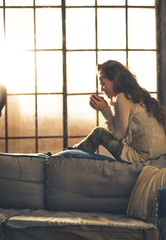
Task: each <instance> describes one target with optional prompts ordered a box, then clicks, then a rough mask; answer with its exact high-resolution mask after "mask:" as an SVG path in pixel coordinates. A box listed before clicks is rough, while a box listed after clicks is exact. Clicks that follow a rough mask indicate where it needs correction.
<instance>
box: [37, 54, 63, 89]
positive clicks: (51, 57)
mask: <svg viewBox="0 0 166 240" xmlns="http://www.w3.org/2000/svg"><path fill="white" fill-rule="evenodd" d="M37 91H38V92H62V52H61V51H60V52H59V51H58V52H55V51H41V52H37Z"/></svg>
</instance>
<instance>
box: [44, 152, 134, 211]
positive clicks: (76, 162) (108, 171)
mask: <svg viewBox="0 0 166 240" xmlns="http://www.w3.org/2000/svg"><path fill="white" fill-rule="evenodd" d="M112 164H115V165H112ZM125 166H128V164H126V163H124V164H122V163H118V162H116V161H115V160H114V159H112V158H109V157H106V156H102V155H98V154H93V153H90V154H89V153H86V152H83V151H81V150H67V151H64V152H62V153H58V154H55V155H53V156H52V157H51V158H50V159H49V160H48V161H47V164H46V207H47V209H49V210H57V211H102V212H116V213H124V212H126V208H127V204H128V200H129V195H130V187H131V186H130V184H126V188H127V191H125V192H127V193H126V194H124V192H123V190H124V187H123V184H124V179H122V181H121V179H120V178H121V177H120V176H119V172H120V173H121V172H122V171H124V168H125ZM117 182H118V183H119V186H118V187H117ZM121 183H122V184H121ZM134 183H135V182H134Z"/></svg>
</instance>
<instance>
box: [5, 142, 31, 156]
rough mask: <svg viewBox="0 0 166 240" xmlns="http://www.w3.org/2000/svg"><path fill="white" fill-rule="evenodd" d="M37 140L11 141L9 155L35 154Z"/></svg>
mask: <svg viewBox="0 0 166 240" xmlns="http://www.w3.org/2000/svg"><path fill="white" fill-rule="evenodd" d="M35 143H36V142H35V139H9V140H8V152H9V153H35V152H36V150H35V146H36V144H35Z"/></svg>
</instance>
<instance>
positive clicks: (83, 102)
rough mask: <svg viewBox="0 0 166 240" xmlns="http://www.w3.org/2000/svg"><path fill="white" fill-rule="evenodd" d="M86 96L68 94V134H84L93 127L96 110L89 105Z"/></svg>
mask: <svg viewBox="0 0 166 240" xmlns="http://www.w3.org/2000/svg"><path fill="white" fill-rule="evenodd" d="M89 97H90V96H89V95H88V96H68V134H69V136H86V135H87V134H89V133H90V131H91V130H92V129H93V128H94V127H95V124H96V117H95V116H96V111H95V110H93V109H92V108H91V107H90V105H89Z"/></svg>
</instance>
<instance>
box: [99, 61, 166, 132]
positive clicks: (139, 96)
mask: <svg viewBox="0 0 166 240" xmlns="http://www.w3.org/2000/svg"><path fill="white" fill-rule="evenodd" d="M98 72H99V74H102V75H103V77H105V78H107V79H109V80H110V81H114V92H115V93H116V94H119V93H121V92H124V94H125V96H126V98H128V99H130V100H131V101H132V102H133V103H139V104H140V105H141V106H143V107H145V108H146V110H147V112H148V113H149V114H150V115H152V116H154V117H156V119H157V120H158V122H159V123H160V124H162V125H163V126H164V128H165V127H166V111H165V109H164V107H163V106H161V104H160V103H159V101H157V100H156V99H155V98H153V97H151V95H150V94H149V92H148V91H147V90H146V89H144V88H142V87H141V86H140V85H139V84H138V82H137V79H136V76H135V75H134V74H133V73H131V71H129V69H128V68H127V67H126V66H124V65H122V64H121V63H119V62H117V61H114V60H109V61H107V62H105V63H103V64H99V65H98Z"/></svg>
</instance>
